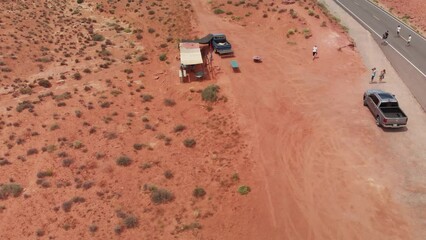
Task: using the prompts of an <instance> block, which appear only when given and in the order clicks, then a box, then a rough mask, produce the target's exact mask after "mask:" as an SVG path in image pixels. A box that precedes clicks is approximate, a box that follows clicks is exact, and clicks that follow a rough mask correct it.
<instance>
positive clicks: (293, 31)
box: [287, 28, 295, 37]
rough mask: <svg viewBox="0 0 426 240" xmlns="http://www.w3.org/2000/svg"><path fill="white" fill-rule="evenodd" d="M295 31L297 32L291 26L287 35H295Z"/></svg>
mask: <svg viewBox="0 0 426 240" xmlns="http://www.w3.org/2000/svg"><path fill="white" fill-rule="evenodd" d="M294 33H295V30H294V29H293V28H290V29H289V30H288V31H287V37H290V36H291V35H294Z"/></svg>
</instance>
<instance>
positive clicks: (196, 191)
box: [192, 187, 206, 198]
mask: <svg viewBox="0 0 426 240" xmlns="http://www.w3.org/2000/svg"><path fill="white" fill-rule="evenodd" d="M204 195H206V191H205V190H204V188H201V187H197V188H195V189H194V191H192V196H194V197H196V198H200V197H204Z"/></svg>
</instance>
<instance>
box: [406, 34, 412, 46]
mask: <svg viewBox="0 0 426 240" xmlns="http://www.w3.org/2000/svg"><path fill="white" fill-rule="evenodd" d="M410 44H411V34H410V35H408V38H407V46H410Z"/></svg>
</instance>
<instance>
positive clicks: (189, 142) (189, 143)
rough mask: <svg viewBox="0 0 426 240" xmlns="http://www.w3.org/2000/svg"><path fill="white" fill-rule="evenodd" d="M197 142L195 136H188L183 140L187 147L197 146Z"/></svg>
mask: <svg viewBox="0 0 426 240" xmlns="http://www.w3.org/2000/svg"><path fill="white" fill-rule="evenodd" d="M195 144H197V142H196V141H195V140H194V139H193V138H187V139H185V140H183V145H185V147H187V148H193V147H195Z"/></svg>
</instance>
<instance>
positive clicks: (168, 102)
mask: <svg viewBox="0 0 426 240" xmlns="http://www.w3.org/2000/svg"><path fill="white" fill-rule="evenodd" d="M164 105H166V106H167V107H173V106H174V105H176V102H175V100H173V99H169V98H166V99H164Z"/></svg>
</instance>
